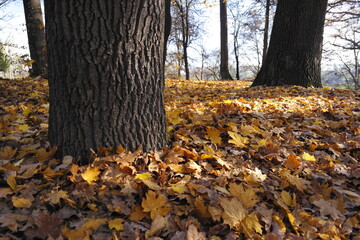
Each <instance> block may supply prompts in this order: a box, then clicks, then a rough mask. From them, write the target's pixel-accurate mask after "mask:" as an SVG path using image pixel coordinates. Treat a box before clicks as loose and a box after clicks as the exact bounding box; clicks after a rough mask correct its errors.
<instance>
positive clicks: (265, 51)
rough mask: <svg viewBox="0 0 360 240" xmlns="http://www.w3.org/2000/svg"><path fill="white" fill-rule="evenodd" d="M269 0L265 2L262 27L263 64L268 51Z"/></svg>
mask: <svg viewBox="0 0 360 240" xmlns="http://www.w3.org/2000/svg"><path fill="white" fill-rule="evenodd" d="M269 15H270V0H266V6H265V27H264V46H263V56H262V62H263V63H264V61H265V58H266V53H267V49H268V39H269V23H270V18H269Z"/></svg>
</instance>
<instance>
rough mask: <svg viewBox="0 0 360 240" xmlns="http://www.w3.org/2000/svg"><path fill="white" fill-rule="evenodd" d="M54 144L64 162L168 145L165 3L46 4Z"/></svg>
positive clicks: (149, 0) (136, 0)
mask: <svg viewBox="0 0 360 240" xmlns="http://www.w3.org/2000/svg"><path fill="white" fill-rule="evenodd" d="M45 10H46V33H47V44H48V56H49V87H50V120H49V140H50V143H51V144H52V145H56V146H58V148H59V149H60V151H59V152H58V153H59V155H60V156H64V155H72V156H80V157H82V158H86V157H87V156H88V152H89V149H94V150H97V149H98V148H99V147H116V146H118V145H122V146H123V147H125V148H126V149H128V150H130V151H134V150H135V149H137V148H138V147H139V146H140V145H142V147H143V150H144V151H150V150H153V149H161V148H163V147H164V146H165V144H166V125H165V111H164V99H163V98H164V97H163V91H164V79H163V76H164V75H163V71H164V69H163V66H164V65H163V56H164V55H163V49H164V48H163V46H164V45H163V44H164V14H165V11H164V1H163V0H132V1H118V0H106V1H103V0H93V1H80V0H72V1H59V0H45Z"/></svg>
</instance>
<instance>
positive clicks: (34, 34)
mask: <svg viewBox="0 0 360 240" xmlns="http://www.w3.org/2000/svg"><path fill="white" fill-rule="evenodd" d="M23 4H24V12H25V19H26V29H27V35H28V42H29V49H30V57H31V59H32V60H34V61H35V62H33V63H32V69H31V71H30V76H32V77H36V76H39V75H43V76H46V75H47V56H46V41H45V28H44V21H43V16H42V11H41V5H40V0H23Z"/></svg>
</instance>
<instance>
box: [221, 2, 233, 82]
mask: <svg viewBox="0 0 360 240" xmlns="http://www.w3.org/2000/svg"><path fill="white" fill-rule="evenodd" d="M219 1H220V75H221V80H233V78H232V77H231V75H230V72H229V50H228V26H227V10H226V1H224V0H219Z"/></svg>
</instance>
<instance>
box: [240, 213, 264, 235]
mask: <svg viewBox="0 0 360 240" xmlns="http://www.w3.org/2000/svg"><path fill="white" fill-rule="evenodd" d="M241 225H242V227H243V233H244V234H245V235H247V236H248V237H249V238H250V237H251V236H254V232H257V233H259V234H262V226H261V224H260V223H259V219H258V217H257V216H256V214H255V212H252V213H251V214H250V215H248V216H247V217H246V218H245V219H244V221H242V223H241Z"/></svg>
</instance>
